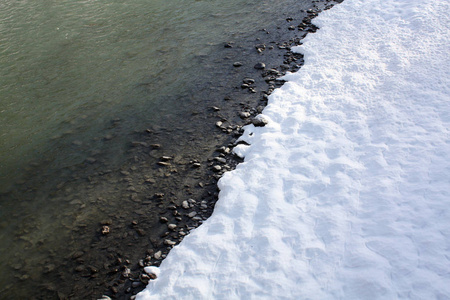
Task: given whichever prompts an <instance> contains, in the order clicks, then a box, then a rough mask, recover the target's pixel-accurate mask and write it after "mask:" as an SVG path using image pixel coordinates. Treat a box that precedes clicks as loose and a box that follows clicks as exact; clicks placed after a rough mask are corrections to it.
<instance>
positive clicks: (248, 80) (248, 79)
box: [242, 78, 255, 84]
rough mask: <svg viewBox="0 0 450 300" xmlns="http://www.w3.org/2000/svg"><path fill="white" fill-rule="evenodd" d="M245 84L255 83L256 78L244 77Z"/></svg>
mask: <svg viewBox="0 0 450 300" xmlns="http://www.w3.org/2000/svg"><path fill="white" fill-rule="evenodd" d="M242 81H243V82H244V83H245V84H254V83H255V79H252V78H244V80H242Z"/></svg>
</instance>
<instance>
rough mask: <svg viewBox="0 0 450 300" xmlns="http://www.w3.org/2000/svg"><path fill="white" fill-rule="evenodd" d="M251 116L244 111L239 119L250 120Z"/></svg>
mask: <svg viewBox="0 0 450 300" xmlns="http://www.w3.org/2000/svg"><path fill="white" fill-rule="evenodd" d="M250 116H251V114H250V113H249V112H247V111H242V112H240V113H239V117H241V118H242V119H246V118H248V117H250Z"/></svg>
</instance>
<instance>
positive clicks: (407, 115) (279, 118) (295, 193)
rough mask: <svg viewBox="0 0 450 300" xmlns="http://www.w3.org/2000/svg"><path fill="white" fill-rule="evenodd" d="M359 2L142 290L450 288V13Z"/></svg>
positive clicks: (392, 292) (441, 8)
mask: <svg viewBox="0 0 450 300" xmlns="http://www.w3.org/2000/svg"><path fill="white" fill-rule="evenodd" d="M448 9H449V3H444V2H442V1H437V0H426V1H419V0H417V1H410V0H393V1H389V2H386V1H385V2H380V1H376V0H373V1H372V0H348V1H344V2H343V3H342V4H340V5H338V6H337V7H335V8H333V9H332V10H329V11H327V12H324V13H323V14H320V16H319V17H318V18H317V19H316V20H315V21H314V22H315V24H317V25H318V26H319V27H320V28H321V29H320V30H319V31H318V32H317V33H315V34H312V35H309V36H308V37H307V38H306V39H305V40H304V41H303V42H304V44H303V45H302V46H301V47H295V48H294V49H293V50H294V51H296V52H298V53H302V54H304V55H305V64H304V66H303V67H302V68H301V69H300V71H298V72H296V73H291V74H288V75H286V76H284V77H283V79H284V80H286V81H287V82H286V83H285V85H283V86H282V87H281V88H280V89H277V90H276V91H275V92H274V93H273V94H272V95H271V96H270V97H269V104H268V106H267V107H266V108H265V109H264V111H263V113H262V115H261V118H264V119H266V120H267V121H268V124H267V125H266V126H265V127H262V128H261V127H257V126H253V125H249V126H247V127H245V131H244V134H243V136H242V137H241V139H240V140H241V141H242V142H245V143H243V144H241V145H239V146H237V147H235V149H234V151H235V153H236V154H238V155H240V156H241V157H243V158H244V162H243V163H242V164H239V165H238V166H237V168H236V169H235V170H234V171H232V172H228V173H226V174H225V175H224V176H223V177H222V178H221V179H220V181H219V188H220V194H219V201H218V202H217V203H216V207H215V210H214V213H213V215H212V216H211V218H209V219H208V220H207V221H206V222H205V223H204V224H203V225H202V226H200V227H199V228H197V229H196V230H195V231H193V232H192V233H191V234H190V235H189V236H188V237H186V239H184V240H183V242H182V243H181V244H180V245H179V246H177V247H176V248H174V249H173V250H172V251H171V252H170V254H169V255H168V257H167V259H166V260H165V261H163V263H162V264H161V267H160V268H159V269H157V272H154V271H155V270H152V269H150V270H149V273H152V272H154V273H155V274H156V273H157V275H158V278H157V279H156V280H154V281H151V282H150V283H149V285H148V286H147V288H146V290H145V291H144V292H142V293H141V294H139V295H138V297H137V298H136V299H139V300H144V299H145V300H147V299H179V298H183V299H274V298H276V299H397V298H402V299H440V298H448V297H449V296H450V288H449V286H448V284H447V283H448V281H449V279H450V276H449V272H448V270H449V268H450V260H449V249H450V242H449V234H450V232H449V230H448V228H449V221H448V220H449V217H450V209H449V207H450V206H449V204H450V193H449V190H448V186H449V184H450V182H449V177H448V174H449V171H450V163H449V161H450V144H449V137H450V132H449V128H450V107H449V102H448V101H449V99H450V88H449V87H450V83H449V80H450V77H449V76H448V70H449V69H450V60H449V58H448V52H449V51H450V36H449V32H450V31H449V29H450V28H449V27H450V19H449V17H448V14H447V13H446V12H447V11H448Z"/></svg>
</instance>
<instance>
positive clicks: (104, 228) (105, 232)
mask: <svg viewBox="0 0 450 300" xmlns="http://www.w3.org/2000/svg"><path fill="white" fill-rule="evenodd" d="M109 232H110V229H109V226H106V225H105V226H102V234H103V235H107V234H108V233H109Z"/></svg>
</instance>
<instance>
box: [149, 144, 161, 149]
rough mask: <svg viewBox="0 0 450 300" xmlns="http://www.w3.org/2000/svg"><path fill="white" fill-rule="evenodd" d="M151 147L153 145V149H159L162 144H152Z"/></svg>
mask: <svg viewBox="0 0 450 300" xmlns="http://www.w3.org/2000/svg"><path fill="white" fill-rule="evenodd" d="M150 147H152V148H153V149H158V148H161V145H160V144H151V145H150Z"/></svg>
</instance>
